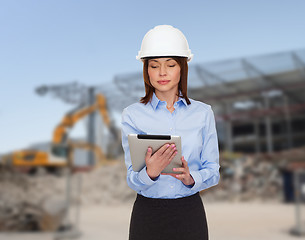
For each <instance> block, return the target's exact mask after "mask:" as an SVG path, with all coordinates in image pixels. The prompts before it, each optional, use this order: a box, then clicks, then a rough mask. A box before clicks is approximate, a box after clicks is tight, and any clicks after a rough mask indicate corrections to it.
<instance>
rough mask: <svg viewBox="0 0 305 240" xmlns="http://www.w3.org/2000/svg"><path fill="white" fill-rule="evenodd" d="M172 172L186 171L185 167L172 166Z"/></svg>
mask: <svg viewBox="0 0 305 240" xmlns="http://www.w3.org/2000/svg"><path fill="white" fill-rule="evenodd" d="M173 171H174V172H186V169H185V168H173Z"/></svg>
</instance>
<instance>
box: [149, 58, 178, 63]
mask: <svg viewBox="0 0 305 240" xmlns="http://www.w3.org/2000/svg"><path fill="white" fill-rule="evenodd" d="M171 60H174V59H173V58H169V59H166V62H168V61H171ZM149 61H154V62H159V61H158V60H155V59H150V60H149Z"/></svg>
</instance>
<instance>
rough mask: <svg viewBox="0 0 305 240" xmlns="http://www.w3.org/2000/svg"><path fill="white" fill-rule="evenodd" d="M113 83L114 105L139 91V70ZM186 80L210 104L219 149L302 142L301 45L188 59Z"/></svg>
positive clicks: (304, 61) (304, 72)
mask: <svg viewBox="0 0 305 240" xmlns="http://www.w3.org/2000/svg"><path fill="white" fill-rule="evenodd" d="M114 83H115V85H116V86H117V87H118V89H119V90H120V92H121V93H122V94H120V97H119V98H117V97H116V98H115V100H113V103H114V105H112V104H111V106H116V109H117V110H119V111H122V109H123V107H126V106H127V105H129V104H130V103H132V102H135V101H138V100H139V98H140V97H141V96H143V94H144V84H143V80H142V73H141V72H139V73H135V74H124V75H119V76H116V77H115V78H114ZM188 84H189V88H188V95H189V97H191V98H193V99H196V100H200V101H203V102H205V103H208V104H210V105H212V108H213V110H214V113H215V117H216V124H217V131H218V137H219V144H220V148H221V149H222V150H227V151H234V152H268V153H272V152H274V151H279V150H284V149H290V148H294V147H299V146H303V145H305V50H303V49H301V50H296V51H289V52H281V53H274V54H266V55H261V56H253V57H246V58H239V59H230V60H225V61H217V62H211V63H205V64H190V66H189V83H188ZM105 94H106V95H108V94H109V93H108V94H107V92H105ZM111 98H112V97H111V94H109V97H108V99H109V100H110V101H111ZM112 99H113V98H112Z"/></svg>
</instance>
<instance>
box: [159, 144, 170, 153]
mask: <svg viewBox="0 0 305 240" xmlns="http://www.w3.org/2000/svg"><path fill="white" fill-rule="evenodd" d="M169 147H170V144H168V143H166V144H164V145H163V146H162V147H161V148H159V149H158V151H157V152H156V153H158V154H160V155H162V154H163V153H164V152H165V151H166V150H167V149H168V148H169Z"/></svg>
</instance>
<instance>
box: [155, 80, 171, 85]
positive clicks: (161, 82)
mask: <svg viewBox="0 0 305 240" xmlns="http://www.w3.org/2000/svg"><path fill="white" fill-rule="evenodd" d="M169 82H170V80H161V81H158V83H159V84H161V85H165V84H168V83H169Z"/></svg>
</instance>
